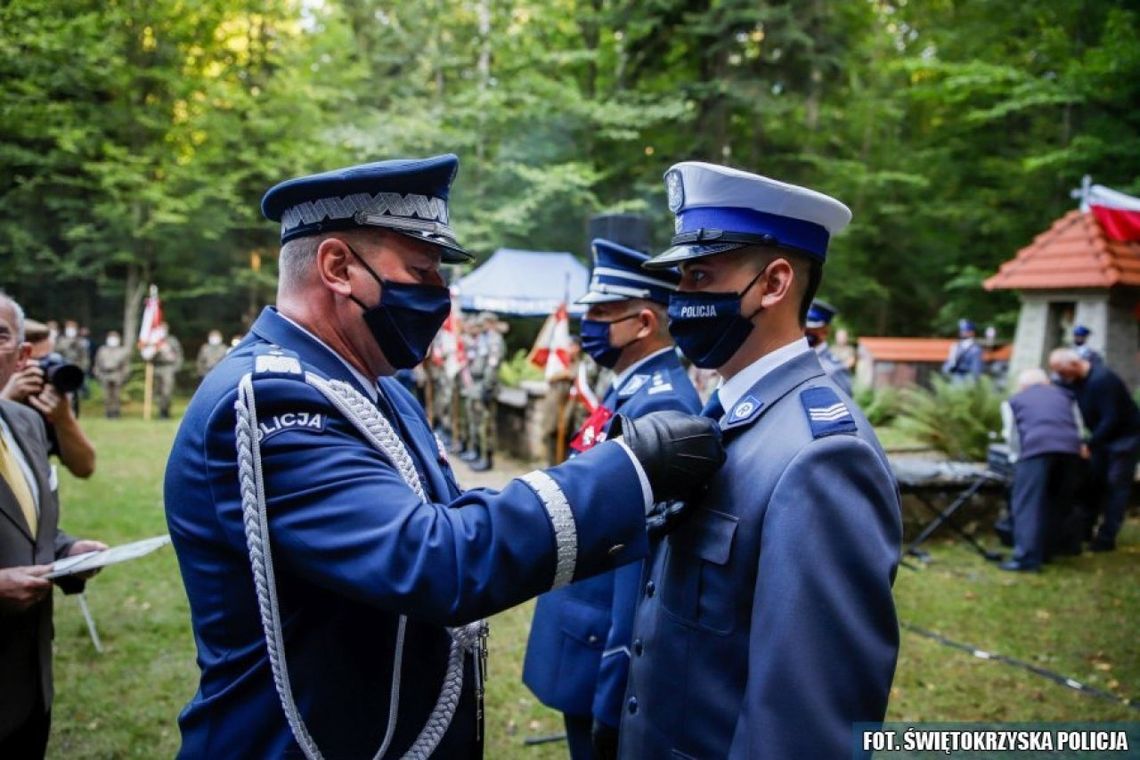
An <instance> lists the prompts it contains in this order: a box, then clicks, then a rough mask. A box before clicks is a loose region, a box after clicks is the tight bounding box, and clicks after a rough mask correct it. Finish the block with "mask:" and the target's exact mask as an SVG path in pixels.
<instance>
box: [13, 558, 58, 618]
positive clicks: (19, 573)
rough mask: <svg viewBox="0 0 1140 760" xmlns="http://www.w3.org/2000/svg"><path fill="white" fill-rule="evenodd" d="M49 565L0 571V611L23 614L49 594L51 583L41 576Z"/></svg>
mask: <svg viewBox="0 0 1140 760" xmlns="http://www.w3.org/2000/svg"><path fill="white" fill-rule="evenodd" d="M50 571H51V565H28V566H24V567H6V568H4V569H3V570H0V609H3V610H4V611H6V612H23V611H24V610H26V609H28V608H29V607H31V606H32V605H33V604H36V603H37V602H39V601H41V600H42V599H44V598H45V597H46V596H47V595H48V594H50V593H51V581H49V580H46V579H44V578H43V577H41V576H43V575H45V574H47V573H48V572H50Z"/></svg>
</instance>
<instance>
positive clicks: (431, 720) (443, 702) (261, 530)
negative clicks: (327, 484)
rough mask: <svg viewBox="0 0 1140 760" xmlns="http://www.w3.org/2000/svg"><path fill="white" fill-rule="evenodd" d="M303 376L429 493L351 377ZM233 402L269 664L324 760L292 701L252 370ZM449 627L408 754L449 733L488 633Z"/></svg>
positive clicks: (395, 686)
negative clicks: (438, 683)
mask: <svg viewBox="0 0 1140 760" xmlns="http://www.w3.org/2000/svg"><path fill="white" fill-rule="evenodd" d="M305 380H306V382H307V383H308V384H309V385H311V386H312V387H313V388H315V389H316V390H318V391H320V393H321V394H322V395H323V396H325V398H327V399H328V400H329V402H330V403H331V404H333V406H335V407H336V408H337V410H339V411H340V412H341V414H343V415H344V417H345V418H346V419H347V420H348V421H349V422H351V423H352V424H353V426H354V427H355V428H356V429H357V430H359V431H360V432H361V434H362V435H364V437H365V438H366V439H367V440H368V442H369V443H371V444H372V445H373V446H374V447H375V448H376V449H378V450H379V451H380V452H381V453H383V454H384V455H385V456H386V457H387V458H388V459H389V461H391V462H392V464H393V465H394V466H395V467H396V469H397V471H398V472H399V473H400V476H401V477H402V478H403V480H404V482H405V483H407V485H408V486H409V487H410V488H411V489H412V490H413V491H414V492H415V493H416V495H417V496H419V497H420V500H421V501H424V502H426V501H427V495H426V492H425V491H424V488H423V484H422V483H421V481H420V478H419V473H418V472H416V468H415V465H414V464H413V463H412V459H411V456H410V455H409V454H408V450H407V448H406V447H405V446H404V443H403V441H402V440H400V438H399V436H398V435H396V433H395V431H394V430H393V429H392V426H391V424H390V423H389V422H388V420H387V419H385V418H384V416H383V415H382V414H380V412H379V411H378V410H377V408H376V407H375V406H374V405H373V404H371V403H369V401H368V400H367V399H365V398H364V397H363V396H362V395H361V394H360V393H359V392H357V391H356V390H355V389H354V388H353V387H352V386H351V385H349V384H348V383H343V382H340V381H336V380H324V379H323V378H320V377H317V376H316V375H312V374H309V373H306V375H305ZM234 407H235V410H236V412H237V429H236V432H237V436H236V437H237V444H238V470H239V479H240V482H241V494H242V512H243V522H244V525H245V532H246V543H247V544H248V546H249V553H250V564H251V566H252V568H253V574H254V585H255V587H256V591H257V598H258V609H259V612H260V613H261V621H262V628H263V629H264V630H265V638H266V647H267V649H268V652H269V664H270V669H271V670H272V672H273V682H274V686H275V687H276V689H277V694H278V697H279V698H280V700H281V706H282V709H283V710H284V712H285V717H286V720H287V721H288V723H289V727H290V729H291V730H292V732H293V736H294V738H296V740H297V744H298V745H299V746H300V748H301V750H302V752H304V753H305V756H306V757H307V758H309V760H321V758H322V755H321V753H320V751H319V749H318V748H317V746H316V742H315V741H314V740H313V738H312V736H311V735H310V734H309V732H308V729H307V728H306V727H305V723H304V720H303V719H302V718H301V715H300V712H299V711H298V710H297V706H296V703H295V702H294V700H293V692H292V687H291V685H290V682H289V673H288V668H287V667H285V662H286V661H285V648H284V637H283V635H282V632H281V614H280V607H279V605H278V602H277V589H276V583H275V581H274V576H273V562H272V556H271V553H270V548H269V520H268V515H267V513H266V505H265V486H264V478H263V474H262V471H261V451H260V445H259V443H258V441H257V435H256V431H257V410H256V406H255V404H254V395H253V381H252V377H251V375H248V374H247V375H246V376H245V377H244V378H242V382H241V385H240V386H239V390H238V400H237V401H236V402H235V404H234ZM406 626H407V616H405V615H401V616H400V618H399V628H398V631H397V637H396V653H395V661H394V663H393V670H392V688H391V693H390V697H389V715H388V727H387V731H386V732H385V736H384V740H383V742H382V744H381V746H380V749H379V750H378V751H377V753H376V755H375V758H376V760H379V758H381V757H383V756H384V754H385V753H386V752H387V751H388V748H389V745H390V744H391V741H392V737H393V736H394V734H395V728H396V718H397V713H398V705H399V696H400V673H401V668H402V660H403V649H404V633H405V630H406ZM449 632H450V634H451V637H452V643H451V648H450V652H449V654H448V667H447V672H446V674H445V676H444V682H443V686H442V688H441V690H440V694H439V698H438V699H437V700H436V704H435V706H434V707H433V709H432V712H431V714H430V715H429V717H428V720H427V722H426V724H425V725H424V727H423V729H422V730H421V731H420V734H419V736H418V737H417V738H416V740H415V742H413V743H412V747H411V748H410V749H409V750H408V752H407V753H406V754H405V755H404V757H405V759H406V760H421V759H422V758H427V757H429V756H430V755H431V753H432V752H433V751H434V750H435V748H436V747H437V746H438V745H439V742H440V741H441V740H442V739H443V736H444V734H445V733H447V729H448V727H449V726H450V725H451V721H452V719H453V718H454V716H455V709H456V707H457V705H458V703H459V697H460V695H461V693H462V689H463V661H464V656H465V654H466V652H467V651H473V650H474V648H475V647H476V646H477V645H478V643H479V641H480V639H481V638H482V637H483V636H485V635H486V623H485V622H484V621H477V622H475V623H471V624H469V625H466V626H462V627H459V628H452V629H449ZM478 674H479V668H478V666H477V667H476V675H477V677H478ZM477 687H478V688H481V684H477Z"/></svg>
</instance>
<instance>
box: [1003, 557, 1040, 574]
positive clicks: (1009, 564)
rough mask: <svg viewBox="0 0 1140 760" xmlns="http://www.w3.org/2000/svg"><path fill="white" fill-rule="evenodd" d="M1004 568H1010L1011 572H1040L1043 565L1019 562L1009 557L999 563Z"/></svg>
mask: <svg viewBox="0 0 1140 760" xmlns="http://www.w3.org/2000/svg"><path fill="white" fill-rule="evenodd" d="M998 567H1000V568H1001V569H1002V570H1008V571H1010V572H1011V573H1039V572H1041V567H1040V566H1039V565H1026V564H1024V563H1021V562H1018V561H1017V560H1015V559H1009V560H1006V561H1005V562H1002V563H1001V564H1000V565H998Z"/></svg>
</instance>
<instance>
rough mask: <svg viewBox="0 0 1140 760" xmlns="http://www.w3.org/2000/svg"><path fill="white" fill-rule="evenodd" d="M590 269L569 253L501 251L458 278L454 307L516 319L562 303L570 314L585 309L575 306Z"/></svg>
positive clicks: (552, 309)
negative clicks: (455, 304) (457, 304)
mask: <svg viewBox="0 0 1140 760" xmlns="http://www.w3.org/2000/svg"><path fill="white" fill-rule="evenodd" d="M589 283H590V271H589V270H588V269H587V268H586V267H585V266H584V265H583V264H582V262H580V261H578V259H576V258H574V256H573V255H572V254H569V253H564V252H560V251H519V250H515V249H513V248H500V249H499V250H497V251H495V253H494V254H493V255H492V256H491V258H489V259H487V261H486V263H484V264H483V265H482V266H481V267H479V268H477V269H475V270H474V271H472V272H471V273H469V274H467V275H465V276H463V277H461V278H459V279H458V280H457V281H456V282H455V283H454V287H455V289H456V290H458V291H459V306H460V308H462V309H464V310H466V311H493V312H495V313H496V314H512V315H516V316H520V317H545V316H547V315H548V314H553V313H554V312H555V311H556V310H557V309H558V306H559V304H561V303H562V302H563V301H566V302H567V307H568V310H569V312H570V313H571V314H572V315H575V316H581V315H582V314H584V313H585V311H586V307H585V306H579V305H576V304H575V303H574V301H576V300H577V299H579V298H581V297H582V296H583V295H585V293H586V289H587V288H588V287H589Z"/></svg>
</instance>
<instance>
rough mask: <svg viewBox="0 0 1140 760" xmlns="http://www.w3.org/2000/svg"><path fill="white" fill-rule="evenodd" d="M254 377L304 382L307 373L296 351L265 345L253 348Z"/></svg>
mask: <svg viewBox="0 0 1140 760" xmlns="http://www.w3.org/2000/svg"><path fill="white" fill-rule="evenodd" d="M253 376H254V377H255V378H265V377H289V378H294V379H297V380H303V379H304V377H305V371H304V370H303V369H302V368H301V357H300V356H299V355H298V354H297V353H296V352H295V351H290V350H288V349H285V348H281V346H274V345H267V344H263V345H258V346H254V347H253Z"/></svg>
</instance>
